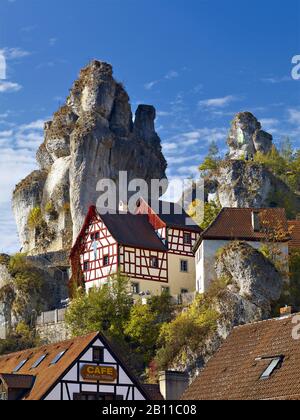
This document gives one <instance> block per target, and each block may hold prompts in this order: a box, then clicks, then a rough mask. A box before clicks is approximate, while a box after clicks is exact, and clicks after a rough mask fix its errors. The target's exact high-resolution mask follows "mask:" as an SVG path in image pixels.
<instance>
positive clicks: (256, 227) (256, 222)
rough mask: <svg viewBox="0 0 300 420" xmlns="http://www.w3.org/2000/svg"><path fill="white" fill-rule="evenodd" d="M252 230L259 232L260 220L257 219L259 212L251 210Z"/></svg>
mask: <svg viewBox="0 0 300 420" xmlns="http://www.w3.org/2000/svg"><path fill="white" fill-rule="evenodd" d="M252 228H253V230H254V232H260V229H261V226H260V218H259V211H257V210H253V211H252Z"/></svg>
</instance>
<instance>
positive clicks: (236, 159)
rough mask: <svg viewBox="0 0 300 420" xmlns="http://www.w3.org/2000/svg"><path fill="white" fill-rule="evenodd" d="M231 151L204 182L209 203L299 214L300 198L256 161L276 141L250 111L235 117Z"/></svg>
mask: <svg viewBox="0 0 300 420" xmlns="http://www.w3.org/2000/svg"><path fill="white" fill-rule="evenodd" d="M227 144H228V147H229V152H228V154H227V156H226V158H225V159H224V160H223V161H222V162H220V163H219V164H218V169H217V170H215V171H211V172H210V173H209V175H208V176H207V178H206V179H205V189H206V199H207V201H216V202H218V203H219V204H220V205H221V207H254V208H265V207H284V208H286V209H287V211H288V214H289V216H290V217H295V216H296V214H297V213H299V212H300V198H299V196H297V195H296V194H295V193H294V192H293V191H291V189H290V188H289V187H288V185H286V184H285V183H284V182H283V181H282V180H281V179H279V178H278V177H276V176H275V175H274V174H273V173H272V172H271V171H270V170H269V169H268V168H267V167H266V166H264V165H262V164H260V163H257V162H256V161H255V159H254V157H255V155H256V154H257V153H258V152H259V153H261V154H268V153H269V152H270V151H271V150H272V147H273V138H272V136H271V135H270V134H268V133H266V132H265V131H263V130H262V129H261V124H260V123H259V122H258V120H257V119H256V118H255V116H254V115H252V114H251V113H249V112H242V113H239V114H237V115H236V117H235V118H234V120H233V122H232V125H231V129H230V132H229V136H228V139H227Z"/></svg>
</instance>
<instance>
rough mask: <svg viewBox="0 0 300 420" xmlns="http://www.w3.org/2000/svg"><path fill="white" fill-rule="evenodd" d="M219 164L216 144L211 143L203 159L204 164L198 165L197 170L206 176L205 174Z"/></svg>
mask: <svg viewBox="0 0 300 420" xmlns="http://www.w3.org/2000/svg"><path fill="white" fill-rule="evenodd" d="M219 163H220V155H219V148H218V145H217V143H216V142H215V141H212V142H211V143H210V146H209V149H208V155H207V156H206V157H205V159H204V162H203V163H202V164H201V165H200V167H199V170H200V171H202V172H204V175H206V174H207V172H210V171H214V170H216V169H217V168H218V166H219Z"/></svg>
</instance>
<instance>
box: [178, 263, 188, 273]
mask: <svg viewBox="0 0 300 420" xmlns="http://www.w3.org/2000/svg"><path fill="white" fill-rule="evenodd" d="M180 271H181V272H182V273H188V271H189V263H188V261H186V260H181V261H180Z"/></svg>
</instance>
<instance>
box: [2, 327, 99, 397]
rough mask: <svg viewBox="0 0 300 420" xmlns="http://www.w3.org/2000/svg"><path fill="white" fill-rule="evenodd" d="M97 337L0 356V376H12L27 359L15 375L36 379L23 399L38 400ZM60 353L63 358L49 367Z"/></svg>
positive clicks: (91, 336)
mask: <svg viewBox="0 0 300 420" xmlns="http://www.w3.org/2000/svg"><path fill="white" fill-rule="evenodd" d="M97 335H98V333H93V334H89V335H87V336H85V337H79V338H74V339H73V340H68V341H65V342H61V343H57V344H51V345H48V346H43V347H40V348H36V349H30V350H25V351H21V352H18V353H13V354H8V355H4V356H1V357H0V375H3V374H4V375H7V374H13V371H14V369H15V368H16V367H17V366H18V364H19V363H20V362H22V361H23V360H26V359H28V361H27V362H26V363H25V364H24V366H23V367H22V368H21V369H20V370H19V372H18V373H17V375H18V376H19V375H32V376H35V377H36V380H35V382H34V385H33V387H32V389H31V390H30V391H29V393H28V394H27V395H26V397H25V399H26V400H40V399H41V398H42V397H43V396H44V394H45V393H46V392H47V391H48V390H49V389H50V387H51V386H52V385H53V384H55V382H56V381H57V380H58V379H59V378H60V376H61V375H62V374H63V373H64V372H65V371H66V369H68V367H69V366H70V365H71V363H72V362H73V361H74V360H75V359H76V358H77V357H79V356H80V354H81V353H82V352H83V351H84V350H85V349H86V348H87V346H88V345H89V344H90V343H91V342H92V341H93V339H95V338H96V337H97ZM62 351H66V353H65V354H64V356H63V357H62V358H61V360H60V361H59V362H58V363H57V364H56V365H53V366H51V365H50V363H51V361H52V360H53V359H54V357H55V356H56V355H57V354H58V353H60V352H62ZM45 354H46V355H47V357H46V358H45V359H44V360H43V361H42V363H41V364H40V365H39V366H38V367H37V368H36V369H31V367H32V365H33V364H34V362H36V361H37V360H38V359H39V358H40V357H41V356H43V355H45Z"/></svg>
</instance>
